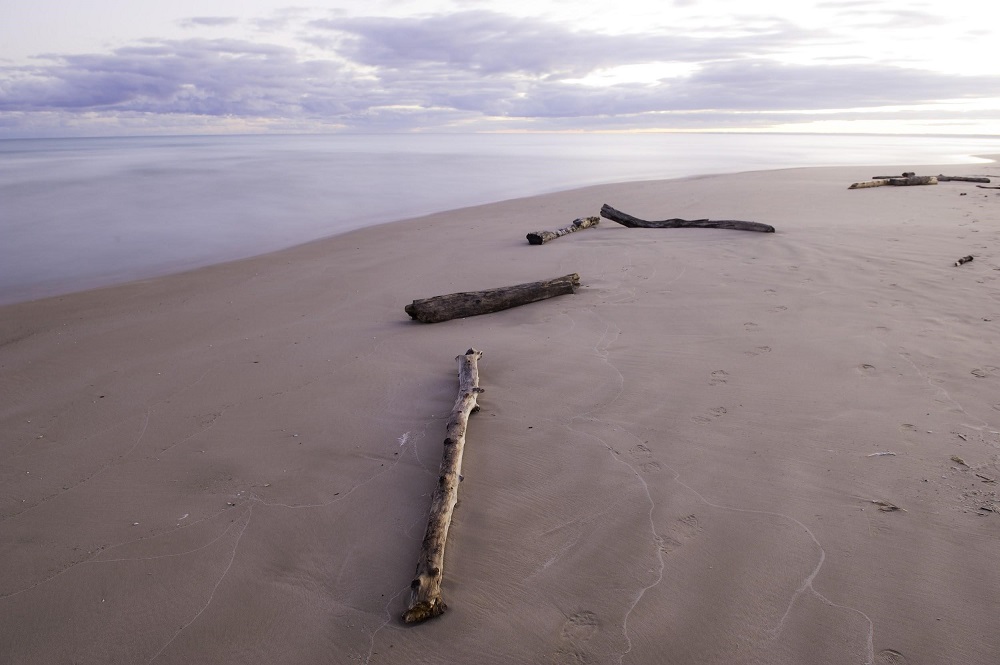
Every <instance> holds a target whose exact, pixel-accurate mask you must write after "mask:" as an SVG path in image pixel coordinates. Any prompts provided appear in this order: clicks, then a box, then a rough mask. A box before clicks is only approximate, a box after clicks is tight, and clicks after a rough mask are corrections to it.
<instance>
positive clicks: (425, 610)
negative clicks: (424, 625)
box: [403, 598, 448, 623]
mask: <svg viewBox="0 0 1000 665" xmlns="http://www.w3.org/2000/svg"><path fill="white" fill-rule="evenodd" d="M447 609H448V606H447V605H445V602H444V601H443V600H441V598H431V599H430V600H423V601H420V602H419V603H417V604H416V605H414V606H413V607H411V608H410V609H408V610H406V611H405V612H403V622H404V623H420V622H421V621H427V620H428V619H433V618H434V617H437V616H441V615H442V614H444V613H445V611H446V610H447Z"/></svg>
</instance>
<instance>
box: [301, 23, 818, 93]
mask: <svg viewBox="0 0 1000 665" xmlns="http://www.w3.org/2000/svg"><path fill="white" fill-rule="evenodd" d="M310 25H311V26H312V27H314V28H319V29H324V30H331V31H336V32H339V33H341V34H343V35H344V36H345V37H346V40H345V41H344V44H343V53H344V54H345V55H346V56H348V57H350V58H352V59H353V60H355V61H357V62H359V63H363V64H365V65H369V66H375V67H384V68H389V69H413V68H417V67H420V68H429V67H445V68H447V69H449V70H458V71H467V72H476V73H478V74H481V75H485V76H494V75H500V74H525V75H531V76H539V77H540V76H545V77H549V78H560V77H579V76H583V75H585V74H587V73H589V72H591V71H593V70H595V69H600V68H604V67H612V66H619V65H626V64H635V63H647V62H701V61H704V60H712V59H724V58H737V57H743V56H747V55H750V54H757V53H760V52H762V51H765V52H766V51H772V50H776V49H787V48H790V47H792V46H794V45H795V44H798V43H801V42H803V41H805V40H806V39H808V38H813V37H815V36H816V33H814V32H808V31H803V30H799V29H798V28H795V27H794V26H792V25H790V24H788V23H785V22H781V21H770V22H768V24H767V25H766V26H765V27H763V28H761V29H759V30H757V31H756V32H751V33H748V34H746V35H743V36H738V37H728V38H725V39H719V38H715V39H710V38H704V37H694V36H689V35H686V34H676V33H674V34H670V33H660V32H653V33H647V34H624V35H609V34H603V33H598V32H583V31H575V30H571V29H569V28H567V27H565V26H564V25H562V24H559V23H552V22H548V21H544V20H541V19H537V18H520V17H514V16H508V15H505V14H500V13H497V12H491V11H466V12H459V13H455V14H447V15H438V16H431V17H427V18H412V17H411V18H385V17H367V18H335V19H323V20H316V21H313V22H312V23H311V24H310Z"/></svg>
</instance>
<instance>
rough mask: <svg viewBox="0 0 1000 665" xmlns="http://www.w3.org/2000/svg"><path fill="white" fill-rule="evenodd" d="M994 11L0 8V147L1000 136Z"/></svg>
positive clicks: (879, 5)
mask: <svg viewBox="0 0 1000 665" xmlns="http://www.w3.org/2000/svg"><path fill="white" fill-rule="evenodd" d="M995 7H996V4H995V2H994V0H962V1H961V2H956V3H945V2H941V1H940V0H934V1H924V0H903V1H900V0H846V1H832V0H831V1H826V2H808V1H798V2H796V1H793V0H781V1H773V0H755V2H748V1H747V0H657V1H652V0H648V1H645V2H636V1H634V0H616V1H609V0H602V1H601V2H592V1H590V0H530V1H522V0H505V1H504V2H494V1H493V0H486V1H478V0H342V1H341V2H337V3H316V4H314V5H291V4H286V3H285V2H282V1H281V0H170V1H169V2H168V1H166V0H155V1H149V2H124V1H123V0H77V1H75V2H67V1H66V0H0V138H12V137H22V136H23V137H29V136H102V135H118V134H165V133H205V132H220V133H222V132H289V131H294V132H316V131H346V132H373V131H377V132H411V131H425V132H470V131H595V130H597V131H642V130H670V131H691V130H778V131H848V132H852V131H877V132H917V133H977V134H1000V24H998V23H997V10H996V9H995Z"/></svg>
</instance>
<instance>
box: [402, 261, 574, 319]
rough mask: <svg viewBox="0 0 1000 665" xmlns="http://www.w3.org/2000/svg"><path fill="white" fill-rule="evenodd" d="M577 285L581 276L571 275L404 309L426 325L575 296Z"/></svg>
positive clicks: (441, 298)
mask: <svg viewBox="0 0 1000 665" xmlns="http://www.w3.org/2000/svg"><path fill="white" fill-rule="evenodd" d="M577 286H580V276H579V275H578V274H576V273H572V274H569V275H563V276H562V277H556V278H555V279H549V280H545V281H541V282H528V283H527V284H515V285H514V286H503V287H500V288H497V289H488V290H486V291H465V292H463V293H449V294H448V295H443V296H434V297H433V298H425V299H423V300H414V301H413V302H412V303H411V304H409V305H407V306H406V307H404V308H403V309H405V310H406V313H407V314H409V315H410V318H412V319H416V320H418V321H422V322H424V323H439V322H441V321H448V320H450V319H458V318H462V317H465V316H476V315H477V314H489V313H490V312H499V311H500V310H504V309H510V308H511V307H517V306H518V305H527V304H528V303H532V302H536V301H538V300H545V299H546V298H554V297H555V296H561V295H566V294H569V293H573V291H574V289H575V288H576V287H577Z"/></svg>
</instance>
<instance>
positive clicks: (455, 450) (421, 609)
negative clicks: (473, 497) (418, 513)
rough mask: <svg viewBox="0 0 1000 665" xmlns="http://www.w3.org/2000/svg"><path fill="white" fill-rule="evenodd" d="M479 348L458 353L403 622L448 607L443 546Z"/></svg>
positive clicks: (475, 390)
mask: <svg viewBox="0 0 1000 665" xmlns="http://www.w3.org/2000/svg"><path fill="white" fill-rule="evenodd" d="M482 355H483V352H482V351H476V350H475V349H469V350H468V351H466V352H465V355H464V356H458V357H457V358H456V360H457V361H458V399H456V400H455V406H454V408H452V410H451V416H450V417H449V418H448V426H447V429H446V431H445V436H446V438H445V440H444V456H443V457H442V459H441V474H440V476H439V477H438V484H437V487H436V488H435V489H434V494H433V496H432V497H431V510H430V515H429V517H428V519H427V531H426V532H425V534H424V542H423V544H422V545H421V546H420V557H419V558H418V559H417V571H416V573H415V575H414V578H413V582H411V583H410V606H409V608H407V610H406V612H404V613H403V621H405V622H406V623H417V622H419V621H425V620H427V619H430V618H432V617H436V616H439V615H440V614H442V613H444V611H445V610H447V609H448V606H447V605H445V602H444V599H443V598H442V597H441V580H443V579H444V547H445V545H446V544H447V541H448V528H449V527H450V526H451V515H452V513H453V512H454V511H455V504H457V503H458V484H459V483H460V482H461V481H462V452H463V451H464V449H465V430H466V428H467V427H468V424H469V415H470V414H472V413H475V412H476V411H478V410H479V405H478V404H476V401H477V399H478V397H479V393H481V392H483V389H482V388H480V387H479V364H478V363H479V358H480V357H481V356H482Z"/></svg>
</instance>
